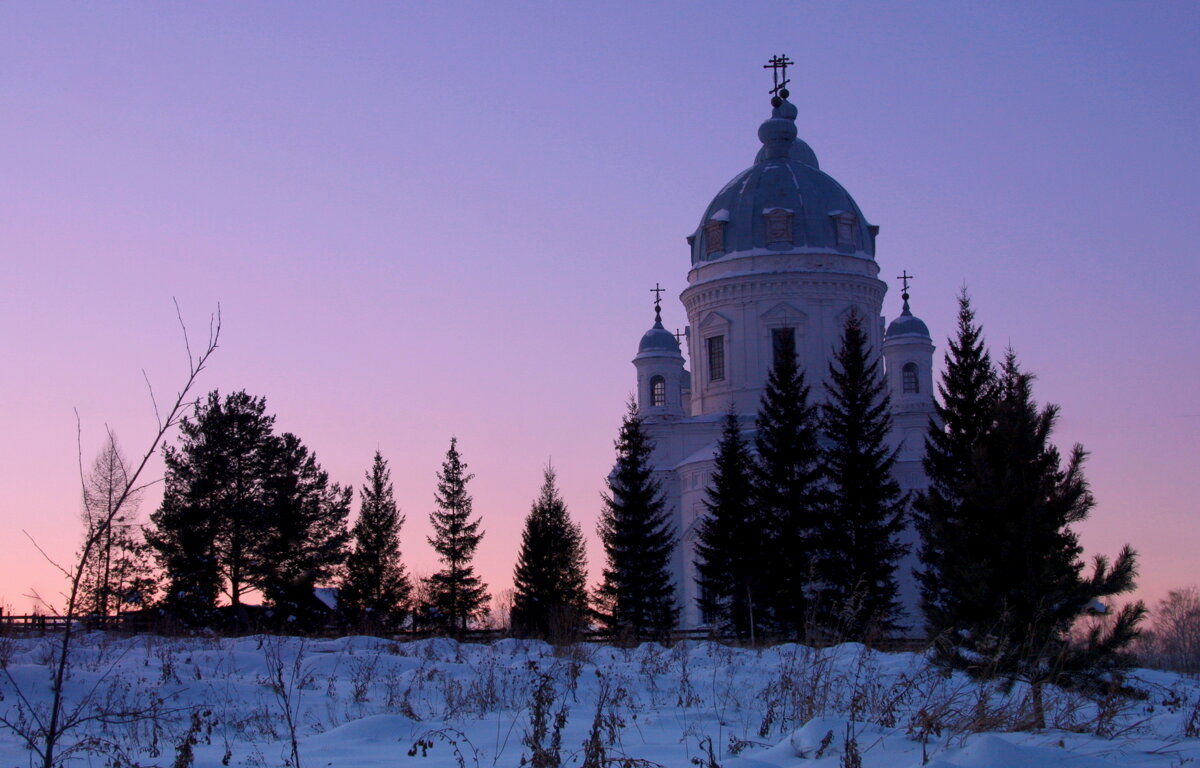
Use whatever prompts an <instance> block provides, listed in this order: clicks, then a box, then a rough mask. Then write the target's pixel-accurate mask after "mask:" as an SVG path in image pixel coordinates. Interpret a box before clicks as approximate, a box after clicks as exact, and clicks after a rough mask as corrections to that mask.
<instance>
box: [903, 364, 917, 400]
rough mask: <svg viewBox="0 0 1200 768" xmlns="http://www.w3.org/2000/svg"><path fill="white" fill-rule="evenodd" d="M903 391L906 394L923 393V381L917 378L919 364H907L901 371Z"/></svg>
mask: <svg viewBox="0 0 1200 768" xmlns="http://www.w3.org/2000/svg"><path fill="white" fill-rule="evenodd" d="M900 383H901V389H902V390H903V391H904V393H905V394H908V393H910V392H920V391H921V381H920V379H918V378H917V364H916V363H905V364H904V367H903V368H901V369H900Z"/></svg>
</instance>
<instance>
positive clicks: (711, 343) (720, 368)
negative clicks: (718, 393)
mask: <svg viewBox="0 0 1200 768" xmlns="http://www.w3.org/2000/svg"><path fill="white" fill-rule="evenodd" d="M708 380H709V381H724V380H725V337H724V336H710V337H709V339H708Z"/></svg>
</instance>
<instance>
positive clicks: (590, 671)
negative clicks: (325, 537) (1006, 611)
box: [0, 634, 1200, 768]
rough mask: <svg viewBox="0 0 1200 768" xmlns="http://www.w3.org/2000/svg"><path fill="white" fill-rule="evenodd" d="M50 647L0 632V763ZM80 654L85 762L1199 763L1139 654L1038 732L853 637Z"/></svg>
mask: <svg viewBox="0 0 1200 768" xmlns="http://www.w3.org/2000/svg"><path fill="white" fill-rule="evenodd" d="M49 651H50V646H49V643H48V641H47V640H43V639H12V638H0V663H3V664H4V665H5V672H6V673H7V674H6V675H5V676H3V679H0V692H2V693H3V697H4V698H3V701H0V713H2V715H3V718H4V720H5V721H6V722H8V723H9V724H11V726H13V727H10V728H8V729H5V731H4V732H3V733H2V734H0V766H4V767H7V766H19V765H27V764H29V763H30V762H31V753H30V752H28V751H27V750H26V749H25V747H24V745H23V743H22V741H21V737H20V735H19V733H20V732H24V733H26V734H33V733H34V732H35V731H36V725H35V720H34V713H33V710H38V711H39V712H40V713H41V715H42V716H44V711H45V708H46V706H47V701H48V696H47V690H48V681H49V668H48V666H47V662H48V659H49V658H50V653H49ZM73 659H74V660H73V664H72V671H71V677H70V680H69V684H68V693H69V700H70V702H71V704H72V706H74V705H76V704H78V703H80V702H83V703H84V704H85V706H83V707H82V708H81V709H79V710H78V716H79V717H80V718H81V719H83V721H82V722H81V723H80V724H79V726H77V727H76V728H75V729H74V730H73V731H72V732H71V733H69V734H68V736H67V737H66V739H65V743H68V744H73V745H75V746H76V747H78V751H76V752H75V753H74V754H73V755H72V756H71V757H72V762H73V764H78V765H96V766H99V765H109V764H112V763H113V761H114V760H116V761H117V763H118V764H120V765H133V764H136V765H144V766H150V765H161V766H171V765H173V764H175V761H176V759H177V752H178V749H179V747H180V745H181V744H183V743H185V742H187V741H188V740H189V733H190V734H191V739H192V740H194V741H195V746H194V764H195V765H196V766H203V767H207V766H218V765H222V764H227V765H247V766H283V765H288V764H290V763H293V762H294V759H293V749H292V739H291V735H292V733H293V732H294V733H295V736H296V742H295V753H296V754H298V756H299V761H300V763H301V765H305V766H338V767H342V766H345V767H350V766H363V767H366V766H406V765H411V766H422V767H427V768H436V767H438V766H460V765H465V766H514V767H515V766H519V765H522V761H523V760H528V759H529V758H531V756H532V755H533V745H534V744H541V745H542V747H543V748H544V751H543V753H542V757H541V758H539V759H542V760H545V759H548V757H549V756H550V755H553V754H558V755H559V757H560V758H561V761H562V762H561V765H563V766H580V765H583V764H584V763H585V760H586V759H588V758H589V757H590V758H591V759H592V760H593V764H603V765H626V764H627V765H636V766H649V765H656V764H657V765H662V766H669V767H670V768H675V767H676V766H680V767H684V766H690V765H700V766H704V768H714V766H720V767H721V768H766V767H767V766H771V767H772V768H792V767H799V766H831V767H832V766H845V765H854V764H856V763H855V761H856V760H859V761H861V763H860V764H861V765H862V766H864V768H876V767H878V768H883V767H884V766H887V768H906V767H907V766H921V765H928V766H938V767H940V768H949V767H950V766H957V767H961V768H1008V767H1009V766H1061V767H1062V768H1068V767H1069V768H1091V767H1097V766H1118V765H1119V766H1163V767H1164V768H1165V767H1166V766H1181V765H1187V764H1189V763H1195V764H1197V765H1200V738H1197V737H1196V734H1197V732H1198V731H1200V684H1198V682H1197V681H1196V680H1191V679H1186V678H1182V677H1180V676H1177V675H1172V674H1167V673H1160V672H1150V671H1143V672H1140V673H1139V675H1138V679H1139V685H1140V686H1141V687H1142V688H1143V689H1144V690H1145V691H1146V694H1147V696H1146V698H1145V699H1144V700H1140V701H1130V700H1124V699H1122V700H1113V701H1091V700H1088V699H1087V698H1085V697H1083V696H1081V695H1076V694H1071V695H1068V694H1063V693H1058V692H1056V693H1053V694H1052V695H1050V696H1049V697H1048V705H1049V720H1050V724H1051V728H1050V729H1049V730H1046V731H1040V732H1030V731H1026V730H1014V729H1016V728H1019V727H1020V726H1021V724H1022V721H1023V719H1024V718H1025V714H1024V712H1023V709H1022V707H1021V702H1022V701H1023V697H1024V692H1023V691H1022V689H1021V688H1020V687H1019V686H1018V687H1016V688H1015V689H1014V690H1012V691H1011V692H1010V693H1008V694H1007V695H1006V694H1004V693H1003V692H1002V691H1001V690H1000V689H999V688H998V687H997V686H984V685H980V684H976V683H972V682H970V681H968V680H967V679H965V678H964V677H961V676H959V675H945V674H943V673H942V672H940V671H939V670H937V669H936V668H933V667H931V666H929V665H928V664H927V663H926V661H925V659H924V657H922V656H921V655H918V654H880V653H875V652H872V651H869V650H867V649H865V648H863V647H862V646H858V645H853V644H846V645H841V646H837V647H834V648H829V649H825V650H814V649H810V648H806V647H803V646H797V645H784V646H778V647H774V648H769V649H764V650H746V649H736V648H729V647H727V646H722V645H719V644H715V643H695V642H687V643H681V644H679V645H677V646H675V647H673V648H664V647H662V646H659V645H656V644H646V645H643V646H641V647H639V648H636V649H619V648H611V647H604V646H587V645H581V646H572V647H569V648H564V649H558V651H557V652H556V650H555V649H554V648H552V647H551V646H549V645H547V644H545V643H540V642H528V641H517V640H503V641H499V642H496V643H493V644H491V645H460V644H458V643H455V642H453V641H450V640H441V639H439V640H423V641H417V642H411V643H394V642H391V641H387V640H381V639H376V638H369V637H351V638H341V639H337V640H301V639H297V638H271V637H261V636H257V637H247V638H237V639H168V638H159V637H151V636H142V637H133V638H116V637H112V636H106V635H101V634H92V635H87V636H84V637H83V638H81V639H80V641H79V644H78V646H77V652H76V654H75V655H74V657H73ZM18 688H19V691H18ZM537 701H540V702H541V703H542V705H541V710H542V711H543V712H544V713H545V714H544V717H542V718H541V719H542V721H543V722H544V723H545V729H544V730H545V733H544V735H542V736H540V737H539V736H538V735H537V729H536V728H535V727H534V726H533V725H531V711H532V710H534V709H535V708H536V705H535V702H537ZM119 713H131V715H130V716H129V717H124V718H122V717H116V716H115V715H117V714H119ZM134 713H136V714H134ZM556 716H557V718H558V726H559V727H558V729H557V730H558V731H559V733H558V739H557V747H555V746H554V744H555V731H556V722H555V719H556ZM289 722H290V723H292V724H293V727H289ZM585 744H591V748H590V751H589V748H588V747H586V746H585ZM410 751H411V752H414V754H413V755H410V754H409V753H410ZM620 758H637V759H639V760H642V761H649V762H635V763H622V762H620ZM597 760H599V761H603V760H608V761H609V762H599V763H597V762H595V761H597ZM542 764H543V765H553V764H554V763H553V762H552V761H550V762H542Z"/></svg>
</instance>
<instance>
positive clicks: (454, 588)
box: [424, 438, 488, 634]
mask: <svg viewBox="0 0 1200 768" xmlns="http://www.w3.org/2000/svg"><path fill="white" fill-rule="evenodd" d="M472 477H474V475H469V474H467V465H466V464H465V463H463V461H462V457H461V456H460V455H459V453H458V440H457V439H456V438H450V449H449V450H448V451H446V460H445V461H444V462H442V471H441V472H439V473H438V487H437V494H436V495H435V497H434V500H435V503H436V504H437V509H435V510H434V511H433V512H431V513H430V514H429V522H430V524H431V525H432V526H433V533H434V535H433V536H431V537H429V544H430V545H431V546H432V547H433V548H434V549H435V550H437V553H438V555H439V557H440V558H441V561H442V565H443V568H442V569H441V570H440V571H438V572H437V573H435V574H433V575H432V576H430V577H429V578H428V579H426V580H425V582H426V590H427V592H428V595H429V597H428V600H429V604H428V605H427V606H424V609H425V611H426V613H427V614H428V617H429V620H430V621H431V622H432V623H433V624H435V625H436V626H439V627H441V628H442V629H444V630H446V631H449V632H451V633H454V634H461V633H462V632H465V631H466V629H467V626H468V624H469V623H470V621H471V620H472V619H476V618H479V617H481V616H482V615H483V613H484V611H485V609H486V603H487V600H488V594H487V586H486V585H485V584H484V583H483V582H481V581H480V580H479V577H478V576H476V575H475V569H474V566H473V565H472V560H473V559H474V557H475V548H476V547H478V546H479V541H480V540H481V539H482V538H483V532H482V531H480V530H479V524H480V519H479V518H475V519H474V520H471V496H470V495H469V494H468V493H467V483H468V482H469V481H470V480H471V478H472Z"/></svg>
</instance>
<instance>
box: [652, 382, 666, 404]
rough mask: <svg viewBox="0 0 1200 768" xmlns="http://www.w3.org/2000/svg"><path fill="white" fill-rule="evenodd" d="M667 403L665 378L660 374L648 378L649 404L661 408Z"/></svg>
mask: <svg viewBox="0 0 1200 768" xmlns="http://www.w3.org/2000/svg"><path fill="white" fill-rule="evenodd" d="M666 404H667V380H666V379H664V378H663V377H662V376H655V377H654V378H652V379H650V405H652V406H654V407H655V408H661V407H662V406H664V405H666Z"/></svg>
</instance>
